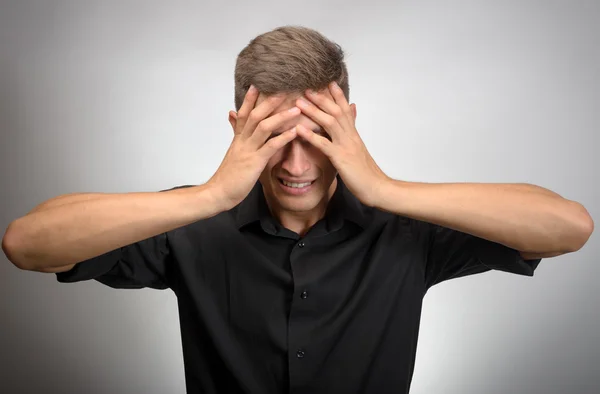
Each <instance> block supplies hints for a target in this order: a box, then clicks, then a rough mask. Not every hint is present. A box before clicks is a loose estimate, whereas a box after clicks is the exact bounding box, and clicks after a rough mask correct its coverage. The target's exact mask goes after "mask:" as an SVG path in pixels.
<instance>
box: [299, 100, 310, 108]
mask: <svg viewBox="0 0 600 394" xmlns="http://www.w3.org/2000/svg"><path fill="white" fill-rule="evenodd" d="M298 105H299V106H300V107H308V103H307V102H306V100H304V99H298Z"/></svg>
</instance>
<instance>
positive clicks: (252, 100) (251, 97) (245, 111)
mask: <svg viewBox="0 0 600 394" xmlns="http://www.w3.org/2000/svg"><path fill="white" fill-rule="evenodd" d="M259 94H260V92H259V91H258V89H256V87H254V85H250V88H248V91H247V92H246V96H244V102H243V103H242V106H241V107H240V110H239V111H238V120H237V121H238V123H239V127H240V128H239V130H243V129H244V125H245V124H246V120H247V119H248V115H250V112H251V111H252V109H253V108H254V105H255V104H256V100H257V99H258V95H259Z"/></svg>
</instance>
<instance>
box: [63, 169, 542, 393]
mask: <svg viewBox="0 0 600 394" xmlns="http://www.w3.org/2000/svg"><path fill="white" fill-rule="evenodd" d="M337 180H338V187H337V189H336V191H335V194H334V196H333V198H332V200H331V202H330V204H329V206H328V209H327V212H326V215H325V217H324V218H323V219H322V220H320V221H319V222H317V223H316V224H315V225H314V226H313V227H312V228H311V229H310V230H309V232H308V233H307V234H306V235H305V236H304V237H300V236H299V235H298V234H296V233H295V232H293V231H290V230H288V229H286V228H283V227H282V226H281V225H280V224H279V223H278V222H277V221H276V220H275V219H274V218H273V217H272V216H271V215H270V212H269V209H268V207H267V204H266V201H265V198H264V194H263V191H262V187H261V185H260V183H258V182H257V183H256V186H255V187H254V189H253V190H252V191H251V193H250V194H249V195H248V197H247V198H246V199H245V200H244V201H243V202H242V203H241V204H239V205H238V206H237V207H235V208H233V209H232V210H230V211H226V212H222V213H220V214H218V215H216V216H214V217H212V218H208V219H205V220H201V221H198V222H195V223H192V224H189V225H187V226H184V227H180V228H178V229H175V230H173V231H169V232H167V233H164V234H160V235H157V236H155V237H152V238H149V239H147V240H143V241H140V242H137V243H135V244H132V245H128V246H125V247H123V248H120V249H117V250H115V251H111V252H109V253H106V254H104V255H101V256H98V257H95V258H92V259H90V260H86V261H83V262H81V263H79V264H77V265H76V266H75V267H73V269H71V270H70V271H68V272H63V273H57V274H56V276H57V279H58V281H60V282H76V281H82V280H89V279H95V280H97V281H99V282H101V283H103V284H105V285H107V286H111V287H114V288H130V289H131V288H142V287H150V288H155V289H166V288H170V289H172V290H173V291H174V292H175V294H176V296H177V301H178V308H179V316H180V327H181V335H182V344H183V357H184V365H185V377H186V386H187V392H188V393H256V394H259V393H260V394H267V393H284V392H285V393H312V394H320V393H323V394H331V393H336V394H343V393H407V392H408V391H409V388H410V382H411V379H412V375H413V370H414V362H415V354H416V348H417V340H418V334H419V322H420V316H421V305H422V300H423V297H424V296H425V294H426V293H427V290H428V289H429V288H430V287H431V286H433V285H435V284H438V283H440V282H443V281H445V280H448V279H452V278H458V277H462V276H466V275H472V274H477V273H482V272H486V271H489V270H492V269H493V270H499V271H505V272H509V273H514V274H520V275H527V276H532V275H533V273H534V270H535V269H536V268H537V266H538V264H539V262H540V259H537V260H530V261H527V260H524V259H522V258H521V256H520V254H519V253H518V252H517V251H516V250H513V249H511V248H508V247H506V246H503V245H500V244H497V243H494V242H490V241H487V240H484V239H481V238H477V237H474V236H471V235H468V234H465V233H461V232H458V231H455V230H451V229H449V228H445V227H441V226H438V225H434V224H430V223H426V222H423V221H418V220H413V219H410V218H406V217H403V216H399V215H394V214H391V213H388V212H383V211H380V210H377V209H374V208H371V207H366V206H364V205H363V204H361V203H360V202H359V201H358V200H357V199H356V198H355V197H354V196H353V195H352V194H351V193H350V192H349V190H348V189H347V188H346V187H345V185H344V183H343V181H342V179H341V178H340V177H339V176H338V178H337ZM187 186H188V185H186V186H182V187H187ZM170 190H172V189H170Z"/></svg>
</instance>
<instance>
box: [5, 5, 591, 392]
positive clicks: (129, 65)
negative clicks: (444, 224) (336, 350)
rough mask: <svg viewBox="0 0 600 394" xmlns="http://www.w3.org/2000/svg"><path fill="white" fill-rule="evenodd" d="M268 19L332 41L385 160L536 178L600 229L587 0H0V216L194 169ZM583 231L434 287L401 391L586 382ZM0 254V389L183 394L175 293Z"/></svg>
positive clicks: (435, 171)
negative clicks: (534, 261)
mask: <svg viewBox="0 0 600 394" xmlns="http://www.w3.org/2000/svg"><path fill="white" fill-rule="evenodd" d="M285 24H301V25H305V26H308V27H312V28H315V29H317V30H319V31H321V32H322V33H324V34H325V35H326V36H328V37H329V38H331V39H333V40H334V41H336V42H338V43H339V44H340V45H341V46H342V47H343V48H344V49H345V50H346V52H347V62H348V66H349V70H350V83H351V101H353V102H355V103H356V104H357V109H358V118H357V127H358V130H359V132H360V133H361V136H362V137H363V139H364V141H365V143H366V144H367V147H368V149H369V151H370V152H371V154H372V155H373V157H374V158H375V160H376V161H377V162H378V163H379V165H380V166H381V167H382V169H383V170H384V171H385V172H386V173H387V174H388V175H390V176H392V177H393V178H396V179H402V180H407V181H424V182H528V183H533V184H537V185H540V186H544V187H546V188H549V189H551V190H553V191H556V192H557V193H559V194H561V195H563V196H564V197H566V198H569V199H572V200H576V201H579V202H581V203H583V204H584V205H585V206H586V208H587V209H588V211H589V212H590V213H591V215H592V217H593V218H595V220H596V222H600V205H599V203H598V197H599V188H598V185H597V183H598V181H599V177H598V169H599V168H600V160H599V159H598V156H597V151H598V148H599V144H598V140H599V138H598V132H599V127H600V119H599V116H600V115H599V114H600V82H599V80H598V77H599V70H600V42H599V41H600V27H599V26H600V2H598V1H592V0H590V1H567V0H565V1H517V0H510V1H502V2H500V1H453V2H448V1H423V0H421V1H391V0H390V1H386V2H376V1H368V2H363V1H361V2H358V1H355V2H350V1H328V2H317V1H309V0H305V1H301V2H284V1H277V2H270V1H264V0H260V1H253V2H249V1H246V2H239V3H233V2H224V3H223V4H222V5H215V4H206V2H202V1H170V2H165V1H137V2H134V1H107V0H104V1H100V0H96V1H32V0H27V1H6V0H3V1H2V3H1V7H0V122H1V123H0V127H1V138H2V139H1V152H0V153H1V155H0V160H1V162H0V164H1V167H0V168H1V169H0V174H1V176H2V188H1V198H2V206H1V207H2V208H1V211H0V226H2V228H5V227H6V226H7V225H8V223H9V222H10V221H11V220H14V219H16V218H17V217H19V216H21V215H24V214H25V213H26V212H27V211H28V210H30V209H31V208H33V207H34V206H35V205H37V204H39V203H41V202H42V201H44V200H47V199H49V198H51V197H54V196H56V195H59V194H65V193H71V192H92V191H95V192H98V191H101V192H130V191H156V190H160V189H165V188H169V187H173V186H175V185H181V184H198V183H203V182H205V181H206V180H208V178H209V177H210V176H211V175H212V174H213V173H214V171H215V170H216V169H217V167H218V165H219V163H220V162H221V159H222V157H223V155H224V154H225V151H226V150H227V147H228V146H229V143H230V141H231V137H232V132H231V128H230V126H229V124H228V122H227V111H228V110H230V109H233V108H234V107H233V68H234V63H235V58H236V55H237V54H238V52H239V51H240V50H241V49H242V48H243V47H244V46H245V45H246V44H247V43H248V42H249V41H250V39H252V38H253V37H255V36H256V35H258V34H260V33H263V32H265V31H268V30H271V29H273V28H275V27H277V26H280V25H285ZM597 233H598V231H596V233H595V234H593V235H592V237H591V238H590V240H589V242H588V244H587V245H586V246H585V247H584V248H583V249H582V250H580V251H579V252H577V253H572V254H568V255H563V256H560V257H556V258H551V259H545V260H544V261H543V262H542V264H541V265H540V267H539V268H538V270H537V272H536V275H535V276H534V277H533V278H528V277H520V276H516V275H510V274H506V273H503V272H490V273H485V274H481V275H476V276H473V277H468V278H462V279H456V280H454V281H449V282H445V283H443V284H440V285H439V286H436V287H434V288H433V289H431V290H430V292H429V293H428V295H427V296H426V298H425V302H424V310H423V317H422V323H421V327H422V328H421V333H420V339H419V345H418V351H417V364H416V368H415V375H414V379H413V386H412V391H411V393H415V394H423V393H428V394H429V393H444V394H453V393H460V394H469V393H498V394H500V393H502V394H506V393H540V394H541V393H544V394H550V393H589V394H591V393H598V392H600V380H599V379H600V378H599V376H600V319H599V310H598V304H599V301H600V290H599V288H598V285H597V280H598V278H599V277H600V265H599V264H598V261H597V260H598V259H597V255H598V253H599V252H600V244H599V242H598V235H597ZM1 259H2V263H1V264H0V281H1V286H0V308H1V309H0V312H1V319H2V324H1V333H0V334H1V335H0V349H2V350H1V352H0V385H1V386H0V391H2V392H3V393H42V392H56V393H83V392H85V393H183V392H184V391H185V385H184V374H183V361H182V352H181V340H180V336H179V323H178V314H177V309H176V299H175V297H174V295H173V293H172V292H170V291H153V290H148V289H143V290H137V291H133V290H113V289H110V288H108V287H105V286H103V285H101V284H100V283H97V282H94V281H90V282H84V283H77V284H68V285H67V284H59V283H58V282H56V281H55V277H54V274H43V273H33V272H25V271H20V270H18V269H17V268H15V267H14V266H13V265H11V264H10V263H9V262H8V261H7V260H6V259H5V258H4V256H2V257H1Z"/></svg>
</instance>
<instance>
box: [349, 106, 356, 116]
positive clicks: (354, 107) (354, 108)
mask: <svg viewBox="0 0 600 394" xmlns="http://www.w3.org/2000/svg"><path fill="white" fill-rule="evenodd" d="M350 108H352V116H354V120H356V104H354V103H352V104H350Z"/></svg>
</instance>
